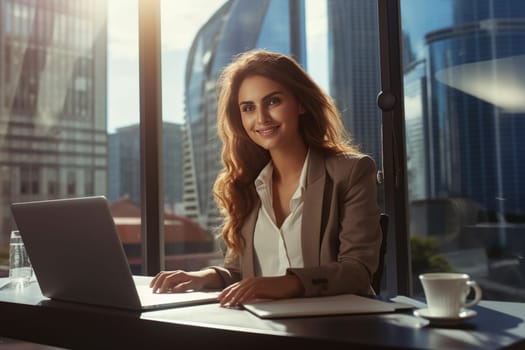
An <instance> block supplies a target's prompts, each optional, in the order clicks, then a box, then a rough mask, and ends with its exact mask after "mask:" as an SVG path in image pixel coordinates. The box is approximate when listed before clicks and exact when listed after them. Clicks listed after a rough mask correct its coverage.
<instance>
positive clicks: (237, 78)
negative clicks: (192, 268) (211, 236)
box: [213, 50, 359, 253]
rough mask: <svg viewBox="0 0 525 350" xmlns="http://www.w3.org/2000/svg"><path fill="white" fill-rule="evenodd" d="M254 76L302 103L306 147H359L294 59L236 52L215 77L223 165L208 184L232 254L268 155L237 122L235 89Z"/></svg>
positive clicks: (329, 149) (236, 249) (328, 149)
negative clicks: (265, 79) (218, 75)
mask: <svg viewBox="0 0 525 350" xmlns="http://www.w3.org/2000/svg"><path fill="white" fill-rule="evenodd" d="M254 75H258V76H263V77H266V78H269V79H271V80H273V81H275V82H277V83H279V84H280V85H282V86H283V87H284V88H286V89H287V90H288V91H290V92H291V93H292V94H293V95H294V96H295V98H296V99H297V101H298V102H299V103H300V104H301V106H303V108H304V110H305V113H304V115H301V117H300V121H299V129H300V132H301V135H302V137H303V138H304V141H305V143H306V145H307V146H308V147H310V148H313V149H318V150H321V151H322V152H324V153H325V154H338V153H358V152H359V151H358V149H357V147H356V146H354V145H352V144H351V140H350V137H349V135H348V134H347V133H346V130H345V128H344V126H343V124H342V121H341V117H340V114H339V111H338V110H337V108H336V106H335V104H334V102H333V100H332V98H331V97H330V96H328V95H327V94H326V93H325V92H324V91H323V90H322V89H321V88H320V87H319V86H318V85H317V84H316V83H315V82H314V81H313V80H312V78H310V76H309V75H308V74H307V73H306V72H305V71H304V69H303V68H302V67H301V66H300V65H299V64H298V63H297V62H296V61H295V60H294V59H293V58H291V57H289V56H286V55H283V54H280V53H275V52H270V51H266V50H252V51H248V52H245V53H243V54H241V55H239V56H237V57H236V58H235V59H234V60H233V62H232V63H230V64H229V65H228V66H226V68H225V69H224V70H223V71H222V72H221V75H220V77H219V80H218V89H219V90H218V91H219V100H218V106H217V131H218V135H219V138H220V139H221V140H222V143H223V147H222V153H221V157H222V164H223V169H222V170H221V171H220V173H219V175H218V177H217V180H216V181H215V184H214V187H213V192H214V196H215V200H216V202H217V205H218V207H219V209H220V211H221V214H223V215H224V222H223V226H222V230H221V235H222V238H223V240H224V242H225V243H226V245H227V246H228V247H229V248H230V249H232V250H233V251H234V252H236V253H240V252H241V250H242V248H243V245H244V241H243V238H242V236H241V233H240V231H241V227H242V224H243V222H244V220H245V219H246V217H247V216H248V215H249V213H250V212H251V211H252V209H253V207H254V205H255V203H256V201H257V193H256V190H255V185H254V181H255V179H256V177H257V176H258V174H259V172H260V171H261V170H262V168H263V167H264V166H265V165H266V164H267V163H268V161H269V160H270V153H269V152H268V151H267V150H265V149H263V148H262V147H260V146H258V145H257V144H255V143H254V142H253V141H252V140H251V139H250V138H249V136H248V134H247V133H246V131H245V130H244V128H243V126H242V121H241V114H240V107H239V104H238V94H239V88H240V85H241V83H242V82H243V81H244V79H245V78H247V77H249V76H254Z"/></svg>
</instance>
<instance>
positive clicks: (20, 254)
mask: <svg viewBox="0 0 525 350" xmlns="http://www.w3.org/2000/svg"><path fill="white" fill-rule="evenodd" d="M32 275H33V268H32V267H31V262H30V261H29V256H28V255H27V252H26V248H25V247H24V242H23V241H22V236H20V232H19V231H16V230H15V231H11V239H10V241H9V278H10V279H11V280H12V281H13V282H28V281H29V280H30V279H31V277H32Z"/></svg>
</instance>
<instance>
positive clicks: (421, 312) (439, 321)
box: [414, 309, 477, 326]
mask: <svg viewBox="0 0 525 350" xmlns="http://www.w3.org/2000/svg"><path fill="white" fill-rule="evenodd" d="M476 315H477V312H476V311H474V310H470V309H463V310H462V311H461V312H460V313H459V314H458V315H457V316H456V317H439V316H432V315H431V314H430V312H429V311H428V309H417V310H414V316H417V317H422V318H424V319H427V320H429V321H430V323H431V324H433V325H437V326H454V325H457V324H460V323H462V322H464V321H465V320H468V319H469V318H472V317H474V316H476Z"/></svg>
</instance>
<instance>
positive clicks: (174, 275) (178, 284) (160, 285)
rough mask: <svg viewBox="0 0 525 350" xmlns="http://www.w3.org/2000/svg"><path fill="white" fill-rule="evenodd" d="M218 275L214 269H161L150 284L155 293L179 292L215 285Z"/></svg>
mask: <svg viewBox="0 0 525 350" xmlns="http://www.w3.org/2000/svg"><path fill="white" fill-rule="evenodd" d="M217 278H218V277H217V276H216V272H215V270H213V269H209V270H201V271H192V272H186V271H182V270H175V271H161V272H159V273H158V274H157V275H156V276H155V277H153V280H151V282H150V284H149V286H150V287H151V288H152V291H153V293H178V292H186V291H188V290H201V289H204V288H212V287H214V284H215V283H214V281H215V280H216V279H217Z"/></svg>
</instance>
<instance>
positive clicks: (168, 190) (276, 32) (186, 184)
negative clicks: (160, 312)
mask: <svg viewBox="0 0 525 350" xmlns="http://www.w3.org/2000/svg"><path fill="white" fill-rule="evenodd" d="M161 5H162V7H161V13H162V21H161V23H162V87H163V122H162V125H163V157H162V158H163V169H164V181H163V184H164V190H163V195H164V203H165V212H164V215H165V222H166V224H165V226H164V229H165V232H164V235H165V266H166V268H168V269H173V268H199V267H202V266H206V265H209V264H212V263H221V262H222V254H221V252H220V249H219V247H218V246H217V245H216V239H215V238H216V235H217V233H218V230H217V228H218V227H219V226H220V223H221V218H220V216H219V213H218V211H217V208H216V206H215V202H214V200H213V196H212V191H211V189H212V186H213V183H214V181H215V178H216V176H217V173H218V171H219V169H220V158H219V157H220V152H219V150H220V147H221V145H220V142H219V140H218V139H217V136H216V125H215V124H216V103H217V100H216V89H215V82H216V80H217V77H218V74H219V73H220V71H221V70H222V68H223V67H224V66H225V65H226V64H228V63H229V62H230V61H231V59H232V57H233V56H235V55H237V54H238V53H241V52H243V51H245V50H249V49H254V48H265V49H269V50H273V51H278V52H282V53H285V54H292V55H294V56H295V57H296V58H297V60H298V61H299V62H300V63H301V64H302V65H303V66H304V67H305V68H306V69H307V71H308V72H310V74H311V75H312V76H313V77H314V79H315V80H316V81H317V82H318V83H319V84H320V85H321V86H322V87H323V88H324V89H325V90H326V91H328V92H329V93H330V94H331V95H332V96H333V97H334V99H335V100H336V103H337V105H338V107H339V109H340V110H341V112H342V116H343V119H344V123H345V125H346V127H347V128H348V130H349V131H350V133H351V134H352V136H353V137H354V140H355V141H356V143H357V144H359V145H360V146H361V148H362V150H363V151H364V152H366V153H368V154H370V155H371V156H372V157H373V158H374V159H375V160H376V163H377V165H378V168H380V167H381V131H380V130H381V125H380V111H379V109H378V108H377V106H376V102H375V99H376V95H377V93H378V91H379V89H380V88H379V45H378V24H377V4H376V3H375V2H373V1H372V2H371V1H368V0H359V1H344V0H329V1H317V0H316V1H303V0H290V1H288V0H284V1H283V0H265V1H243V0H230V1H211V0H200V1H192V2H191V6H184V5H182V4H181V3H177V4H176V5H175V4H174V3H173V2H172V1H162V2H161ZM181 28H184V29H183V30H181ZM382 197H383V196H382V192H380V198H378V200H379V201H380V202H382Z"/></svg>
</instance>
